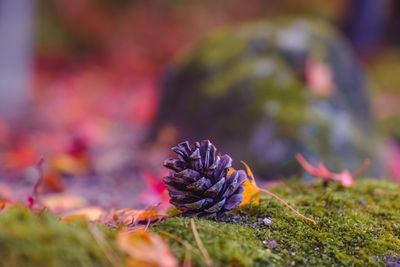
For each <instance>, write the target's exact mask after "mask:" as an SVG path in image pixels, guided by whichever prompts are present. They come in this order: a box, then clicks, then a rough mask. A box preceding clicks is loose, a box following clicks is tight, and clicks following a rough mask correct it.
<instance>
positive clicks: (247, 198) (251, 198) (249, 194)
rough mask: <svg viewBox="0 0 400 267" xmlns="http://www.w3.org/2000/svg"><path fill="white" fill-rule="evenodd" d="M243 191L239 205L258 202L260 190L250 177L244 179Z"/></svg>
mask: <svg viewBox="0 0 400 267" xmlns="http://www.w3.org/2000/svg"><path fill="white" fill-rule="evenodd" d="M243 188H244V192H243V201H242V203H240V206H243V205H246V204H250V203H255V204H258V203H259V202H260V195H261V191H260V190H259V189H258V187H257V186H255V185H254V184H253V183H251V182H250V179H246V181H245V182H244V184H243Z"/></svg>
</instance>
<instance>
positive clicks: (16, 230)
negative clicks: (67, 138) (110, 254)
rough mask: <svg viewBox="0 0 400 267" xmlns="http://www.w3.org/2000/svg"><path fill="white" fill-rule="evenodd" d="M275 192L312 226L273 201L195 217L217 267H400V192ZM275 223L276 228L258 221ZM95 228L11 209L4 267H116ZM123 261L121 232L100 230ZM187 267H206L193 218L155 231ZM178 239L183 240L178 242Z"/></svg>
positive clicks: (302, 188)
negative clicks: (223, 216)
mask: <svg viewBox="0 0 400 267" xmlns="http://www.w3.org/2000/svg"><path fill="white" fill-rule="evenodd" d="M273 191H274V192H275V193H277V194H278V195H279V196H281V197H282V198H284V199H285V200H287V201H288V202H289V203H290V204H291V205H293V206H294V207H295V208H297V209H298V210H299V211H300V212H302V213H303V214H304V215H306V216H308V217H311V218H313V219H315V220H316V221H317V222H318V223H317V225H313V224H312V223H310V222H308V221H306V220H304V219H302V218H300V217H299V216H297V215H296V214H294V213H293V212H291V211H290V210H288V209H287V208H286V207H285V206H284V205H282V204H281V203H280V202H278V201H277V200H275V199H272V198H270V197H269V196H263V198H262V199H261V201H260V204H259V205H255V204H251V205H247V206H243V207H241V208H240V209H239V210H238V211H237V212H236V213H237V214H236V215H235V216H239V221H240V222H239V223H237V222H236V223H228V222H219V221H218V222H217V221H212V220H207V219H198V218H194V222H195V225H196V228H197V231H198V232H199V236H200V238H201V240H202V242H203V243H204V246H205V249H206V250H207V252H208V254H209V255H210V258H211V260H212V262H213V264H214V266H227V265H233V266H266V265H268V266H290V265H296V266H299V265H300V266H302V265H307V266H374V265H377V266H382V265H383V266H384V265H385V264H386V260H387V259H389V260H390V261H392V262H393V261H397V260H398V261H400V209H399V207H400V186H398V185H395V184H392V183H388V182H384V181H374V180H360V181H358V183H357V185H356V186H354V187H352V188H343V187H341V186H340V185H339V184H330V185H329V186H328V187H327V188H326V189H325V188H323V186H322V183H317V184H316V185H304V184H300V183H298V182H296V181H287V182H286V183H285V185H282V186H279V187H277V188H274V189H273ZM264 218H269V219H270V220H271V222H270V224H269V223H267V224H269V225H265V224H262V223H261V224H260V223H258V222H259V219H264ZM89 225H90V224H87V223H86V222H84V221H79V220H78V221H74V222H72V223H66V222H63V221H60V219H59V218H58V217H57V216H55V215H52V214H50V213H49V212H46V211H43V212H40V213H39V214H34V212H32V211H31V210H29V209H28V208H26V207H22V206H17V207H13V208H9V209H8V210H7V211H5V212H3V213H1V214H0V266H111V262H110V261H109V260H108V258H107V255H106V251H105V250H104V248H103V247H102V246H101V244H99V242H98V241H96V238H95V237H94V236H93V232H92V231H91V230H90V226H89ZM96 227H98V228H99V229H100V230H101V232H102V234H103V235H104V240H106V242H107V244H108V245H109V246H110V247H111V248H112V249H113V250H114V251H115V252H116V253H118V254H119V255H120V256H121V257H120V258H121V262H123V259H124V255H123V254H122V253H121V252H119V251H118V248H117V246H116V243H115V236H116V234H117V232H118V231H119V230H118V229H107V228H106V227H105V226H103V225H97V226H96ZM150 229H151V231H153V232H155V233H158V234H159V235H160V236H161V237H163V238H165V239H166V240H167V241H168V243H169V244H170V247H171V250H172V251H173V253H174V254H175V255H176V256H177V258H178V259H179V260H180V262H181V263H182V262H184V261H185V260H186V261H189V260H190V262H191V264H192V265H194V266H205V265H206V263H205V258H204V256H203V255H202V253H201V252H200V250H199V247H198V244H197V242H196V240H195V237H194V235H193V231H192V228H191V224H190V219H189V218H182V217H180V216H176V217H172V218H169V219H166V220H163V221H161V222H159V223H157V224H156V225H155V226H153V227H152V228H150ZM177 240H179V241H177Z"/></svg>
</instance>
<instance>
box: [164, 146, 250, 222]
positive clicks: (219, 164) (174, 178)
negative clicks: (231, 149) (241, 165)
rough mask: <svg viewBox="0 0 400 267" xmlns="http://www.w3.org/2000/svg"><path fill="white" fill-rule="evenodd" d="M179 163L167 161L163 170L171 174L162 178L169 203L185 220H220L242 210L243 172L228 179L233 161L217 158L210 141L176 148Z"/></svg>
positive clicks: (173, 160) (171, 160) (228, 158)
mask: <svg viewBox="0 0 400 267" xmlns="http://www.w3.org/2000/svg"><path fill="white" fill-rule="evenodd" d="M172 150H173V151H174V152H176V153H177V154H178V159H167V160H165V161H164V166H165V167H167V168H169V169H170V170H171V171H170V174H169V176H167V177H164V178H163V181H164V183H165V184H166V185H167V189H168V191H169V196H170V197H171V199H170V202H171V204H173V205H174V206H175V207H176V208H178V209H179V210H181V211H183V213H182V215H184V216H200V217H217V218H221V217H223V216H225V215H227V214H228V213H230V212H231V210H233V209H235V208H236V207H238V206H239V204H240V203H241V202H242V200H243V196H242V194H243V191H244V189H243V183H244V182H245V180H246V178H247V176H246V173H245V172H244V171H243V170H238V171H234V172H233V173H232V174H231V175H228V171H229V169H230V168H231V166H232V159H231V157H229V156H228V155H223V156H221V155H217V149H216V148H215V146H214V145H213V144H211V142H210V141H209V140H203V141H201V142H196V143H194V145H190V144H189V142H187V141H186V142H183V143H180V144H179V145H177V146H176V147H173V148H172Z"/></svg>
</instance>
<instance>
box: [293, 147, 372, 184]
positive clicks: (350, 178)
mask: <svg viewBox="0 0 400 267" xmlns="http://www.w3.org/2000/svg"><path fill="white" fill-rule="evenodd" d="M295 157H296V159H297V161H298V162H299V163H300V165H301V166H302V167H303V168H304V169H305V170H306V171H307V172H308V173H310V174H312V175H314V176H316V177H320V178H323V179H330V180H333V181H339V182H341V183H342V185H343V186H344V187H350V186H353V185H354V184H355V181H354V177H357V176H358V175H360V174H361V173H363V172H364V171H365V170H366V169H367V168H368V167H369V165H370V161H369V160H365V162H364V165H363V166H362V167H361V168H360V169H358V170H357V171H355V172H353V173H351V172H350V171H349V170H344V171H342V172H340V173H334V172H331V171H329V170H328V169H327V168H326V167H325V165H324V164H323V163H322V162H318V166H317V167H314V166H312V165H311V164H310V163H308V162H307V161H306V160H305V159H304V157H303V156H302V155H301V154H299V153H297V154H296V155H295Z"/></svg>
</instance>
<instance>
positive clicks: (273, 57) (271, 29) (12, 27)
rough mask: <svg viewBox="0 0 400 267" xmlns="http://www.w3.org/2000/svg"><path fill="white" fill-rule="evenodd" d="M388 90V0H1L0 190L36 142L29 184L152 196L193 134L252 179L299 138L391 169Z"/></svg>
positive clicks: (391, 21) (395, 55)
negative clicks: (243, 165) (168, 162)
mask: <svg viewBox="0 0 400 267" xmlns="http://www.w3.org/2000/svg"><path fill="white" fill-rule="evenodd" d="M399 101H400V5H399V2H398V1H394V0H392V1H390V0H381V1H375V0H351V1H344V0H335V1H322V0H305V1H287V0H284V1H265V0H233V1H232V0H230V1H227V0H221V1H211V0H203V1H195V0H185V1H184V0H151V1H137V0H113V1H112V0H79V1H78V0H76V1H75V0H14V1H8V0H0V198H2V199H6V198H17V199H25V198H26V196H27V195H29V194H30V191H31V190H32V187H33V185H34V184H35V183H36V181H37V179H38V176H39V171H38V168H37V167H36V165H35V164H36V163H37V162H38V161H39V159H40V157H41V156H43V157H44V159H45V165H44V176H43V182H42V183H41V185H40V192H42V193H47V194H50V193H54V192H58V193H59V194H64V196H65V195H68V196H70V195H71V194H73V195H75V196H84V197H85V201H88V202H89V203H90V204H98V205H102V206H106V207H126V206H130V207H136V206H139V205H144V204H151V203H156V202H162V201H164V200H165V197H166V196H165V195H164V194H163V187H162V182H160V178H161V177H162V176H163V175H164V174H165V171H164V170H163V168H162V166H161V163H162V161H163V160H164V159H165V158H166V157H168V155H170V153H169V148H170V147H171V146H174V145H176V144H177V143H178V142H181V141H184V140H191V141H195V140H199V139H210V140H211V141H212V142H213V143H215V144H216V145H217V147H219V149H220V150H221V152H222V153H229V154H230V155H232V157H233V158H234V160H235V162H239V160H245V161H246V162H247V163H248V164H249V165H250V166H253V168H254V172H255V173H256V174H257V175H258V176H259V177H261V178H265V179H272V180H276V179H280V178H284V177H290V176H292V175H294V174H300V175H301V170H300V168H299V166H298V164H297V163H296V162H295V160H294V153H296V152H301V153H302V154H303V155H305V156H306V157H307V158H308V159H310V161H311V162H315V161H324V162H326V163H327V166H328V168H330V169H332V170H335V171H341V169H342V168H350V169H355V168H357V167H359V166H360V164H361V163H362V162H363V160H364V159H365V158H370V159H371V160H372V162H373V166H372V168H371V170H370V173H369V175H370V176H373V177H377V178H379V177H390V178H391V179H394V180H396V181H397V182H400V147H399V141H400V127H399V126H398V123H400V109H399ZM235 167H240V165H235ZM69 199H70V201H72V200H71V198H69ZM74 200H76V199H74Z"/></svg>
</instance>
